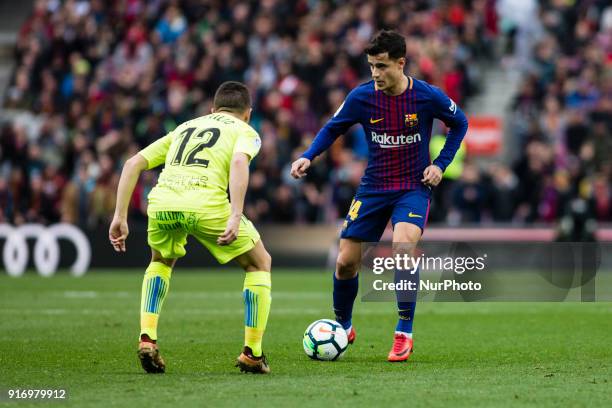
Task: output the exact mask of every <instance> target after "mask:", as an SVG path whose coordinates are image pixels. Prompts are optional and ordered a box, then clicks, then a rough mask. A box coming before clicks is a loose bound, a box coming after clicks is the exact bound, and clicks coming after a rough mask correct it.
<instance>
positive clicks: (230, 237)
mask: <svg viewBox="0 0 612 408" xmlns="http://www.w3.org/2000/svg"><path fill="white" fill-rule="evenodd" d="M240 218H242V216H241V215H237V216H236V215H232V216H230V218H229V220H228V221H227V226H226V227H225V231H224V232H223V234H221V235H219V238H217V244H219V245H229V244H231V243H232V242H234V241H235V240H236V238H237V237H238V230H239V229H240Z"/></svg>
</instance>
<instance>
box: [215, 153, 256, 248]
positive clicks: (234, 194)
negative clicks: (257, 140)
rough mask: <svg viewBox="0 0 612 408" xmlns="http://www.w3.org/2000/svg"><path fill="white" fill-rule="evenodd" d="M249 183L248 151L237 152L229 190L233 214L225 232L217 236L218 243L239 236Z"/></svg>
mask: <svg viewBox="0 0 612 408" xmlns="http://www.w3.org/2000/svg"><path fill="white" fill-rule="evenodd" d="M248 184H249V156H248V155H247V154H246V153H241V152H236V153H234V156H233V157H232V163H231V164H230V176H229V190H230V204H231V206H232V214H231V215H230V217H229V220H228V221H227V226H226V227H225V231H224V232H223V234H221V235H220V236H219V238H217V244H219V245H229V244H231V243H232V242H233V241H234V240H235V239H236V237H237V236H238V230H239V228H240V219H241V218H242V211H243V209H244V197H245V196H246V191H247V186H248Z"/></svg>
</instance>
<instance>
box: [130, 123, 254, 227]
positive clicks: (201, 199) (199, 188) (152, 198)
mask: <svg viewBox="0 0 612 408" xmlns="http://www.w3.org/2000/svg"><path fill="white" fill-rule="evenodd" d="M260 147H261V139H260V137H259V135H258V134H257V132H256V131H255V129H253V128H252V127H251V126H249V125H248V124H247V123H245V122H243V121H241V120H240V119H238V118H236V117H234V116H232V115H230V114H228V113H223V112H219V113H213V114H210V115H206V116H202V117H199V118H196V119H193V120H190V121H187V122H185V123H182V124H181V125H179V126H178V127H177V128H176V129H174V130H173V131H172V132H170V133H168V134H167V135H166V136H164V137H162V138H161V139H159V140H157V141H155V142H153V143H151V144H150V145H149V146H147V147H146V148H144V149H143V150H141V151H140V152H139V154H140V155H142V156H143V157H144V158H145V159H146V160H147V162H148V163H149V165H148V167H147V169H152V168H154V167H157V166H159V165H160V164H162V163H165V167H164V169H163V170H162V172H161V174H160V176H159V180H158V182H157V185H156V186H155V187H154V188H153V189H152V190H151V193H150V194H149V210H152V211H194V212H202V211H206V212H207V213H208V214H209V215H211V218H217V216H218V217H219V218H222V217H226V216H228V215H229V213H230V212H231V208H230V204H229V199H228V195H227V188H228V185H229V172H230V163H231V159H232V156H233V155H234V153H237V152H241V153H245V154H247V155H248V157H249V160H250V159H253V157H255V156H256V155H257V153H258V152H259V148H260Z"/></svg>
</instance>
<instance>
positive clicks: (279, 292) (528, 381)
mask: <svg viewBox="0 0 612 408" xmlns="http://www.w3.org/2000/svg"><path fill="white" fill-rule="evenodd" d="M141 276H142V274H141V273H136V272H135V271H131V270H126V271H123V272H122V273H118V272H109V271H95V272H91V273H89V274H88V275H86V276H85V277H83V278H80V279H75V278H71V277H69V276H68V275H67V274H65V273H64V274H58V275H56V276H55V277H53V278H51V279H44V278H41V277H38V276H37V275H35V274H33V273H29V274H26V275H25V276H24V277H23V278H19V279H14V278H9V277H7V276H6V275H5V274H4V273H0V389H3V392H4V393H5V395H4V396H2V397H1V398H0V406H1V405H7V406H8V405H11V406H19V407H24V406H41V404H40V403H28V402H19V403H13V402H6V390H7V388H22V389H23V388H50V387H56V388H66V389H68V393H69V399H68V401H65V402H57V403H56V404H57V405H56V406H58V407H60V406H74V407H89V406H101V407H113V406H118V407H119V406H121V407H123V406H130V407H137V406H140V407H148V406H167V405H170V404H175V406H176V407H179V406H180V407H190V406H194V407H201V406H213V407H220V406H263V405H267V406H292V407H296V406H308V407H317V406H334V407H338V406H351V407H360V406H383V404H393V403H398V404H401V406H409V407H419V406H423V407H432V406H443V407H451V406H452V407H459V406H465V407H475V406H482V407H494V406H534V407H546V406H550V407H559V406H571V407H595V406H608V407H609V406H612V387H611V385H612V369H611V365H612V346H611V344H612V342H611V338H612V319H611V315H612V303H471V304H464V303H420V304H419V305H418V307H417V315H416V319H415V350H416V351H415V353H414V354H413V356H412V357H411V359H410V361H409V362H407V363H399V364H391V363H388V362H386V360H385V358H386V354H387V352H388V350H389V347H390V346H391V342H392V333H393V329H394V325H395V312H394V305H393V304H392V303H361V302H357V304H356V307H355V315H354V324H355V327H356V328H357V331H358V338H357V341H356V343H355V345H353V346H352V347H350V348H349V350H348V352H347V354H346V355H345V356H344V358H343V359H342V360H340V361H337V362H318V361H311V360H309V359H308V357H306V355H305V354H304V352H303V350H302V344H301V338H302V334H303V331H304V329H305V328H306V326H307V325H308V324H309V323H311V322H312V321H314V320H316V319H319V318H329V317H332V315H331V277H330V274H329V273H327V272H325V273H324V272H317V271H309V272H306V271H289V270H287V271H276V272H274V273H273V285H272V289H273V292H272V298H273V300H272V312H271V316H270V320H269V324H268V330H267V332H266V336H265V339H264V350H265V351H266V353H267V354H268V357H269V360H270V364H271V368H272V374H271V375H269V376H257V375H252V374H248V375H247V374H241V373H239V372H238V370H237V369H236V368H234V367H233V362H234V360H235V358H236V356H237V355H238V353H239V351H240V350H241V346H242V338H243V315H242V313H243V309H242V298H241V290H242V282H243V274H242V273H238V272H237V271H227V272H223V273H219V272H214V271H199V272H194V271H186V270H181V269H180V268H177V269H176V271H175V273H174V276H173V279H172V283H171V286H170V293H169V297H168V299H167V301H166V304H165V305H164V310H163V312H162V315H161V319H160V328H159V330H160V347H161V350H162V353H163V355H164V357H165V359H166V362H167V364H168V368H167V373H166V374H164V375H147V374H145V373H144V372H143V371H142V370H141V368H140V365H139V363H138V361H137V357H136V346H137V337H138V329H139V323H138V320H139V317H138V309H139V304H140V300H139V296H140V285H141V282H142V278H141ZM2 401H4V402H2Z"/></svg>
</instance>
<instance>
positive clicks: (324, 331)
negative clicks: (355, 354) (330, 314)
mask: <svg viewBox="0 0 612 408" xmlns="http://www.w3.org/2000/svg"><path fill="white" fill-rule="evenodd" d="M302 344H303V346H304V351H305V352H306V355H307V356H308V357H310V358H312V359H314V360H324V361H333V360H337V359H339V358H340V357H341V356H342V354H343V353H344V352H345V351H346V348H347V347H348V337H347V335H346V331H345V330H344V329H343V328H342V325H341V324H340V323H338V322H336V321H335V320H330V319H321V320H317V321H316V322H313V323H311V324H310V325H309V326H308V327H307V328H306V331H305V332H304V339H303V341H302Z"/></svg>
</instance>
